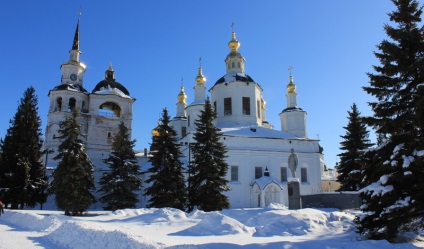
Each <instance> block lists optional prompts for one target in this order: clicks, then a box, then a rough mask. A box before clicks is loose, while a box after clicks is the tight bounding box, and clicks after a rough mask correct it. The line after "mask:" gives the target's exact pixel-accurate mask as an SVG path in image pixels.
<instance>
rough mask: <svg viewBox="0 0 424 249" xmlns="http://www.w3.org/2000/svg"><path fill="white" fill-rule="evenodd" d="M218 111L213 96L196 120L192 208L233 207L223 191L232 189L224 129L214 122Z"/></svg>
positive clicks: (191, 174) (213, 209)
mask: <svg viewBox="0 0 424 249" xmlns="http://www.w3.org/2000/svg"><path fill="white" fill-rule="evenodd" d="M215 118H216V113H215V111H214V110H213V109H212V106H211V104H210V101H209V99H207V100H206V102H205V108H204V110H203V111H201V114H200V115H199V119H197V120H196V121H195V124H196V132H195V133H194V140H195V141H196V142H195V143H194V145H193V146H192V148H191V149H192V155H193V166H192V167H191V169H190V177H189V186H190V189H189V191H190V195H189V196H190V200H189V202H190V209H192V208H194V207H198V209H200V210H203V211H206V212H208V211H219V210H222V209H225V208H230V203H229V201H228V197H227V196H226V195H224V194H223V192H225V191H228V190H230V188H229V187H228V186H227V184H228V182H229V181H228V180H227V179H226V178H225V177H226V175H227V171H228V164H227V163H226V161H225V158H226V152H227V149H226V148H225V145H224V144H223V143H222V142H221V141H219V139H220V138H221V133H220V129H219V128H217V127H216V126H215V125H214V124H213V120H214V119H215Z"/></svg>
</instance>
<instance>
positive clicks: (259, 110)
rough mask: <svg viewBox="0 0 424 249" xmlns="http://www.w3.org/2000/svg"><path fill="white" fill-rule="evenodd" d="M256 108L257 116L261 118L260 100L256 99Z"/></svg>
mask: <svg viewBox="0 0 424 249" xmlns="http://www.w3.org/2000/svg"><path fill="white" fill-rule="evenodd" d="M256 109H257V110H258V118H261V102H260V101H259V100H258V101H256Z"/></svg>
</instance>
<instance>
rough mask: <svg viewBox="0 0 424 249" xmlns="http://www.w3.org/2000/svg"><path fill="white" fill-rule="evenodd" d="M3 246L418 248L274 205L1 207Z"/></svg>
mask: <svg viewBox="0 0 424 249" xmlns="http://www.w3.org/2000/svg"><path fill="white" fill-rule="evenodd" d="M5 211H6V213H5V214H4V215H2V216H1V217H0V249H11V248H20V249H26V248H55V249H57V248H84V249H89V248H93V249H94V248H95V249H98V248H114V249H119V248H174V249H177V248H189V249H197V248H199V249H200V248H201V249H207V248H213V249H218V248H220V249H221V248H248V249H253V248H282V249H318V248H319V249H321V248H325V249H336V248H337V249H340V248H345V249H368V248H389V249H391V248H393V249H394V248H396V249H412V248H423V247H424V243H423V240H422V239H423V238H422V237H421V238H420V239H421V240H418V241H416V242H414V243H413V244H411V243H405V244H390V243H388V242H387V241H371V240H361V239H360V237H359V236H358V235H357V234H356V233H355V232H354V229H355V228H354V225H353V222H352V220H353V218H354V216H353V215H352V214H351V213H348V212H341V211H338V210H335V209H319V210H317V209H302V210H296V211H294V210H287V209H286V208H284V207H279V206H271V207H268V208H255V209H252V208H250V209H229V210H224V211H222V212H210V213H205V212H202V211H194V212H192V213H184V212H181V211H180V210H176V209H171V208H163V209H125V210H118V211H116V212H106V211H89V212H88V213H87V215H86V216H84V217H68V216H65V215H63V212H60V211H47V210H16V211H15V210H13V211H12V210H5Z"/></svg>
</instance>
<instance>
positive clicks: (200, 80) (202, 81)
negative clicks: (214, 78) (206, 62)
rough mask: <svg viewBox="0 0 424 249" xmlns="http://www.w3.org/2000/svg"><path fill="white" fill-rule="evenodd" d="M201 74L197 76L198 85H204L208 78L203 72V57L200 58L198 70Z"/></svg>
mask: <svg viewBox="0 0 424 249" xmlns="http://www.w3.org/2000/svg"><path fill="white" fill-rule="evenodd" d="M198 71H199V73H198V74H197V76H196V84H197V85H203V84H205V82H206V78H205V76H204V75H203V71H202V57H200V58H199V69H198Z"/></svg>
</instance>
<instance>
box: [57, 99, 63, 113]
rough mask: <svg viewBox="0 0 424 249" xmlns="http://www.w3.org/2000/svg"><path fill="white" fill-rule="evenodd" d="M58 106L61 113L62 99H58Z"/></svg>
mask: <svg viewBox="0 0 424 249" xmlns="http://www.w3.org/2000/svg"><path fill="white" fill-rule="evenodd" d="M56 105H57V111H61V110H62V97H59V98H57V100H56Z"/></svg>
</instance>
